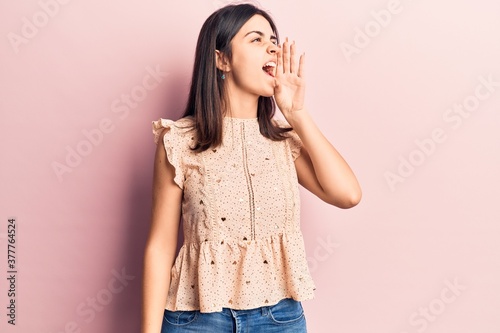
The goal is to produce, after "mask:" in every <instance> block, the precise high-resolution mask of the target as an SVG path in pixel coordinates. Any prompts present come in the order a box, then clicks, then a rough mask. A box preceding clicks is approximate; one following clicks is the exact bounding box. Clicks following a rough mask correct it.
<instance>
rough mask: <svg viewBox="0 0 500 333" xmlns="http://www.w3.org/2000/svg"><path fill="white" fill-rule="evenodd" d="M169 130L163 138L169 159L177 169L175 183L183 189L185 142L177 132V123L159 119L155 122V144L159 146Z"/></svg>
mask: <svg viewBox="0 0 500 333" xmlns="http://www.w3.org/2000/svg"><path fill="white" fill-rule="evenodd" d="M165 128H166V129H168V131H166V132H165V135H164V136H163V145H164V147H165V152H166V153H167V158H168V161H169V162H170V164H172V166H173V167H174V169H175V176H174V182H175V183H176V184H177V185H178V186H179V187H180V188H181V189H183V187H184V168H183V164H182V158H181V157H182V149H183V141H182V140H181V137H180V133H179V132H178V131H177V127H176V126H175V122H174V121H173V120H170V119H161V118H160V119H159V120H157V121H153V134H154V142H155V143H156V144H158V142H159V141H160V135H161V133H162V131H163V130H164V129H165Z"/></svg>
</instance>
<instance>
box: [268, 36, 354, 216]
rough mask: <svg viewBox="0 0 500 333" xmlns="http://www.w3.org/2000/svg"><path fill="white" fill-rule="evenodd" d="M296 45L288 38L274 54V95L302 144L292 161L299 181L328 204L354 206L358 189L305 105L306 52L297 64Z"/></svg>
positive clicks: (352, 174) (346, 167) (351, 173)
mask: <svg viewBox="0 0 500 333" xmlns="http://www.w3.org/2000/svg"><path fill="white" fill-rule="evenodd" d="M295 48H296V47H295V42H292V43H289V42H288V38H287V39H286V41H285V42H284V43H283V46H282V47H281V48H280V50H279V52H278V53H277V62H278V63H277V67H276V80H275V88H274V98H275V100H276V103H277V104H278V107H279V108H280V110H281V112H282V113H283V115H284V116H285V118H286V120H287V121H288V123H289V124H290V126H292V127H293V129H294V130H295V132H296V133H297V134H298V135H299V137H300V139H301V140H302V143H303V149H302V153H301V155H300V156H299V157H298V158H297V159H296V160H295V168H296V169H297V176H298V178H299V182H300V184H301V185H302V186H304V187H305V188H307V189H308V190H309V191H311V192H312V193H314V194H315V195H317V196H318V197H319V198H321V199H322V200H324V201H325V202H328V203H329V204H332V205H335V206H337V207H340V208H350V207H353V206H355V205H357V204H358V202H359V201H360V200H361V188H360V186H359V184H358V181H357V179H356V176H354V173H353V172H352V170H351V168H350V167H349V165H348V164H347V163H346V161H344V159H343V158H342V156H340V154H339V153H338V152H337V150H336V149H335V148H334V147H333V146H332V144H331V143H330V142H328V140H327V139H326V138H325V136H324V135H323V133H321V131H320V130H319V128H318V127H317V126H316V124H315V123H314V121H313V120H312V118H311V117H310V115H309V113H308V112H307V110H306V109H305V107H304V96H305V78H304V77H305V75H304V74H305V69H304V68H305V54H302V55H301V56H300V58H299V63H298V65H297V63H296V61H295Z"/></svg>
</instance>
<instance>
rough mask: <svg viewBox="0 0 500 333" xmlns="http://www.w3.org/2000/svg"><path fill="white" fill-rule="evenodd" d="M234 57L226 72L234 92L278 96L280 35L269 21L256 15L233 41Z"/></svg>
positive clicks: (257, 95)
mask: <svg viewBox="0 0 500 333" xmlns="http://www.w3.org/2000/svg"><path fill="white" fill-rule="evenodd" d="M231 50H232V59H231V61H230V63H229V64H228V68H229V71H228V72H226V73H225V75H226V81H227V84H228V85H229V87H228V88H229V90H228V91H229V92H230V93H231V94H234V93H237V94H250V95H254V96H255V97H259V96H264V97H270V96H273V95H274V76H275V74H276V62H277V51H278V50H279V47H278V46H277V38H276V36H275V35H274V33H273V30H272V28H271V25H270V24H269V22H268V21H267V20H266V19H265V18H264V17H263V16H261V15H254V16H253V17H252V18H250V19H249V20H248V21H247V22H246V23H245V24H244V25H243V26H242V27H241V29H240V31H238V33H237V34H236V35H235V36H234V38H233V39H232V41H231Z"/></svg>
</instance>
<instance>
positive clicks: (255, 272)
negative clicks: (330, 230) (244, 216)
mask: <svg viewBox="0 0 500 333" xmlns="http://www.w3.org/2000/svg"><path fill="white" fill-rule="evenodd" d="M288 249H294V250H295V251H294V252H293V253H295V254H294V255H293V254H292V252H291V251H289V250H288ZM297 250H299V251H297ZM296 253H302V254H303V255H297V254H296ZM257 287H258V288H257ZM256 289H258V290H259V293H256V292H255V291H256ZM314 289H315V286H314V282H313V280H312V278H311V275H310V273H309V269H308V266H307V261H306V258H305V252H304V243H303V238H302V235H301V233H300V232H295V233H291V234H288V235H287V234H278V235H272V236H269V237H267V238H264V239H257V240H253V241H231V240H228V241H222V242H221V241H206V242H202V243H200V244H195V243H190V244H184V245H183V246H182V247H181V249H180V251H179V255H178V256H177V259H176V261H175V264H174V266H173V267H172V270H171V282H170V289H169V294H168V298H167V304H166V309H168V310H171V311H177V310H185V311H188V310H189V311H191V310H200V311H201V312H218V311H222V308H232V309H252V308H257V307H261V306H270V305H273V304H276V303H277V302H279V301H280V300H281V299H283V298H293V299H295V300H297V301H303V300H307V299H311V298H313V297H314ZM202 290H204V291H205V292H204V293H202V292H201V291H202Z"/></svg>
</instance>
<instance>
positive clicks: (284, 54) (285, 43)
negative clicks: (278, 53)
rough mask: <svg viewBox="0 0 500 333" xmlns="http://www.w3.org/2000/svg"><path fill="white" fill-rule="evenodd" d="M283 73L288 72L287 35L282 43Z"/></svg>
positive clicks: (288, 51)
mask: <svg viewBox="0 0 500 333" xmlns="http://www.w3.org/2000/svg"><path fill="white" fill-rule="evenodd" d="M282 50H283V73H285V74H287V73H290V43H288V37H287V38H286V40H285V42H284V43H283V48H282Z"/></svg>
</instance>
